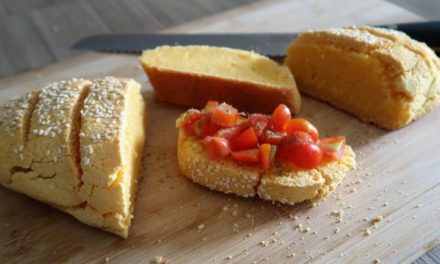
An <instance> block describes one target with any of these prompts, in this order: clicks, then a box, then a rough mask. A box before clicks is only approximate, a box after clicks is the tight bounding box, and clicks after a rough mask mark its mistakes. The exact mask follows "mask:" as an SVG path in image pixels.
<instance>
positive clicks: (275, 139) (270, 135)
mask: <svg viewBox="0 0 440 264" xmlns="http://www.w3.org/2000/svg"><path fill="white" fill-rule="evenodd" d="M284 137H285V135H284V134H282V133H278V132H273V131H272V130H266V131H265V132H264V134H263V136H262V137H261V142H262V143H269V144H272V145H278V144H279V143H280V142H281V140H282V139H283V138H284Z"/></svg>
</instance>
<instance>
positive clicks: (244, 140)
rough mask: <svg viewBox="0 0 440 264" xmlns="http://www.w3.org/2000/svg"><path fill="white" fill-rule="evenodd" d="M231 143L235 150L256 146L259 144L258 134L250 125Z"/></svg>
mask: <svg viewBox="0 0 440 264" xmlns="http://www.w3.org/2000/svg"><path fill="white" fill-rule="evenodd" d="M231 143H232V147H233V149H234V150H239V149H250V148H255V147H256V146H257V144H258V138H257V134H255V130H254V128H253V127H250V128H248V129H246V130H245V131H243V132H241V133H240V135H238V136H237V137H235V138H234V139H232V141H231Z"/></svg>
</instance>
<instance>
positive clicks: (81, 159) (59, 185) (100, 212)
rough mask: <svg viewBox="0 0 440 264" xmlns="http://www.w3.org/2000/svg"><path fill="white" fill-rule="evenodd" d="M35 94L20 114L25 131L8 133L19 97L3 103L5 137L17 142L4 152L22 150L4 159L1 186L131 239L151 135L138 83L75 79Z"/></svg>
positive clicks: (0, 121)
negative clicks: (8, 117)
mask: <svg viewBox="0 0 440 264" xmlns="http://www.w3.org/2000/svg"><path fill="white" fill-rule="evenodd" d="M33 94H36V95H34V96H29V95H26V96H23V97H22V98H21V100H22V101H24V102H27V103H22V108H19V109H20V110H19V111H13V112H14V113H17V115H19V118H18V119H17V118H16V117H13V118H14V119H17V120H19V121H20V122H21V124H22V125H20V127H19V128H16V129H18V130H20V131H19V133H12V134H7V133H5V132H7V131H8V130H11V127H12V128H13V127H14V126H13V125H10V124H11V122H10V120H9V121H8V120H5V119H6V118H3V115H4V114H5V113H8V108H7V106H8V105H11V104H13V101H12V103H11V102H9V103H7V104H6V105H5V106H4V107H3V108H0V133H2V134H0V141H5V142H8V141H11V142H13V143H11V144H9V145H6V144H5V145H3V144H2V145H0V148H1V150H2V151H0V152H1V153H11V152H12V153H15V152H17V154H16V155H9V154H6V155H7V156H6V157H7V158H8V159H7V160H6V161H7V162H5V163H1V164H0V173H1V174H0V180H1V183H2V184H3V185H4V186H5V187H7V188H11V189H13V190H16V191H19V192H22V193H24V194H26V195H29V196H31V197H33V198H35V199H38V200H41V201H43V202H46V203H48V204H50V205H51V206H53V207H56V208H59V209H60V210H63V211H66V212H68V213H70V214H72V215H73V216H74V217H76V218H77V219H79V220H80V221H82V222H85V223H87V224H90V225H93V226H96V227H99V228H102V229H105V230H107V231H110V232H113V233H115V234H118V235H120V236H123V237H126V236H127V235H128V228H129V226H130V222H131V218H132V211H133V207H134V198H135V192H136V186H137V180H138V178H139V175H140V173H141V167H142V166H141V157H142V153H143V146H144V140H145V135H144V131H145V105H144V101H143V98H142V96H141V95H140V86H139V84H137V83H136V82H135V81H133V80H128V79H118V78H113V77H106V78H104V79H102V80H95V81H94V82H89V81H86V80H77V79H73V80H70V81H61V82H56V83H52V84H49V85H47V86H45V87H44V88H42V89H41V90H39V91H38V92H35V93H33ZM33 105H35V107H33ZM5 107H6V108H5ZM15 108H17V107H15ZM21 109H25V110H21ZM26 116H29V117H27V118H26ZM26 124H27V125H26ZM26 130H27V131H28V132H26ZM26 133H27V135H26V136H21V135H22V134H26ZM97 135H100V136H97ZM17 142H18V143H17ZM21 145H23V147H21ZM20 157H21V158H20ZM94 168H100V170H99V173H97V172H96V170H94ZM103 168H105V169H103Z"/></svg>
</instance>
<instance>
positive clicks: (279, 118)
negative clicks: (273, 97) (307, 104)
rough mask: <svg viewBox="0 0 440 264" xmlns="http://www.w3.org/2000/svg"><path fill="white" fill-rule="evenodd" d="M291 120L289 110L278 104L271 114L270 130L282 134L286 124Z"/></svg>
mask: <svg viewBox="0 0 440 264" xmlns="http://www.w3.org/2000/svg"><path fill="white" fill-rule="evenodd" d="M290 119H292V115H291V114H290V109H289V108H288V107H287V106H286V105H284V104H280V105H279V106H278V107H277V108H275V110H274V111H273V113H272V118H271V129H272V130H273V131H276V132H284V130H285V127H286V125H287V123H288V122H289V121H290Z"/></svg>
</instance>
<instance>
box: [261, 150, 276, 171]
mask: <svg viewBox="0 0 440 264" xmlns="http://www.w3.org/2000/svg"><path fill="white" fill-rule="evenodd" d="M276 151H277V147H276V146H274V145H271V144H261V145H260V162H261V167H262V168H263V170H264V171H268V170H270V168H271V167H272V163H273V160H274V158H275V154H276Z"/></svg>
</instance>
